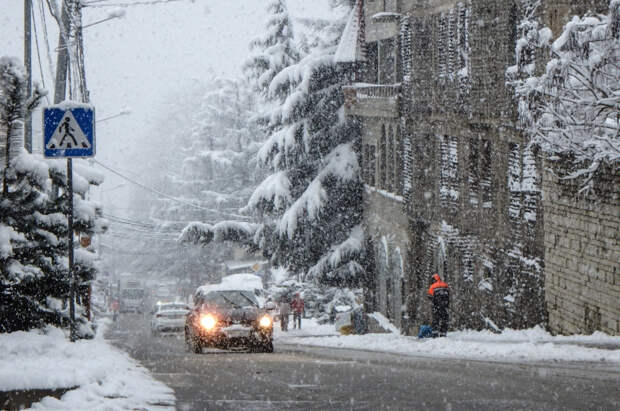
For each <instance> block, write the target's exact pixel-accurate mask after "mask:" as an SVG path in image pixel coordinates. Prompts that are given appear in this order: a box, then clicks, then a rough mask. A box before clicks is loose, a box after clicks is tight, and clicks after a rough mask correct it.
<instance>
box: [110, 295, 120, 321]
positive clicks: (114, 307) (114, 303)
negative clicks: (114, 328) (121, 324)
mask: <svg viewBox="0 0 620 411" xmlns="http://www.w3.org/2000/svg"><path fill="white" fill-rule="evenodd" d="M110 305H111V308H112V321H114V322H115V323H116V321H117V320H118V312H119V308H120V305H119V303H118V300H117V299H116V298H115V299H113V300H112V304H110Z"/></svg>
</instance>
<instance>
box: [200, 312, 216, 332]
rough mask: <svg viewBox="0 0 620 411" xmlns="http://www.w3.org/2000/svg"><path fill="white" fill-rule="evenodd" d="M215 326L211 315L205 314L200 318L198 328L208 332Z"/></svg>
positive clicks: (214, 320)
mask: <svg viewBox="0 0 620 411" xmlns="http://www.w3.org/2000/svg"><path fill="white" fill-rule="evenodd" d="M216 324H217V320H216V319H215V317H214V316H213V315H211V314H205V315H201V316H200V326H201V327H202V328H204V329H205V330H207V331H210V330H212V329H213V327H215V325H216Z"/></svg>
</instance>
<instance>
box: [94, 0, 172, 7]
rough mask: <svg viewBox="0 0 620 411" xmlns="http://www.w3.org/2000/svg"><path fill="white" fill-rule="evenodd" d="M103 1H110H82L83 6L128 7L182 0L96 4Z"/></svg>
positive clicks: (103, 0)
mask: <svg viewBox="0 0 620 411" xmlns="http://www.w3.org/2000/svg"><path fill="white" fill-rule="evenodd" d="M105 1H110V0H91V1H90V2H85V3H83V6H84V7H96V8H101V7H130V6H151V5H154V4H162V3H172V2H177V1H183V0H151V1H147V0H145V1H135V2H132V3H107V4H97V3H103V2H105Z"/></svg>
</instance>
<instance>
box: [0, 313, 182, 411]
mask: <svg viewBox="0 0 620 411" xmlns="http://www.w3.org/2000/svg"><path fill="white" fill-rule="evenodd" d="M104 328H105V324H103V323H100V327H99V330H98V333H97V336H96V337H95V339H93V340H81V341H77V342H75V343H71V342H69V340H68V338H67V336H66V335H65V333H64V332H63V331H62V330H60V329H58V328H53V327H50V328H48V329H47V330H46V332H45V333H42V332H37V331H30V332H14V333H10V334H0V352H1V353H2V355H1V356H0V391H11V390H27V389H35V388H39V389H54V388H70V387H76V386H79V388H77V389H75V390H71V391H69V392H67V393H66V394H65V395H63V396H62V397H61V398H60V399H56V398H53V397H46V398H44V399H43V400H42V401H41V402H39V403H36V404H33V406H32V409H46V410H48V409H59V410H110V409H115V410H117V409H119V410H122V409H149V410H151V409H153V410H155V409H161V410H163V409H174V404H175V397H174V392H173V391H172V389H170V388H168V387H167V386H166V385H164V384H163V383H161V382H159V381H157V380H155V379H154V378H153V377H151V375H150V374H149V372H148V371H147V370H146V369H145V368H143V367H142V366H140V365H139V364H138V363H137V362H136V361H134V360H133V359H131V358H130V357H129V355H127V354H126V353H124V352H122V351H120V350H118V349H116V348H114V347H112V346H111V345H110V344H109V343H107V342H106V341H105V340H104V339H103V331H104Z"/></svg>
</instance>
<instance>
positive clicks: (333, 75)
mask: <svg viewBox="0 0 620 411" xmlns="http://www.w3.org/2000/svg"><path fill="white" fill-rule="evenodd" d="M343 27H344V19H342V20H338V21H336V22H332V24H331V25H330V26H328V27H327V28H328V29H327V30H324V31H323V33H322V37H321V38H320V41H319V46H318V47H316V48H315V49H313V50H312V51H311V53H310V54H309V55H308V56H306V57H304V58H303V59H302V60H301V61H300V62H299V63H296V64H293V65H290V66H288V67H286V68H284V69H283V70H281V71H280V72H279V73H277V75H276V76H274V78H273V80H272V81H271V83H270V84H269V89H268V91H267V93H265V94H266V95H268V96H274V95H275V94H276V93H278V92H279V91H281V90H290V92H289V93H288V94H287V95H286V98H285V99H283V100H282V101H281V102H280V104H277V105H276V107H275V108H274V109H273V110H272V112H271V113H270V116H269V118H270V122H269V126H270V129H271V130H272V133H271V135H270V137H269V138H268V140H267V141H266V142H265V144H264V145H263V146H262V148H261V150H260V151H259V161H260V162H261V163H262V164H264V165H265V166H267V168H268V169H269V170H270V171H271V174H270V175H269V176H268V177H267V178H266V179H265V180H264V181H263V182H262V183H261V184H260V185H259V187H258V188H257V189H256V190H255V191H254V193H253V195H252V197H251V198H250V200H249V202H248V205H247V206H246V207H245V211H247V212H253V213H255V214H257V215H258V216H259V220H260V223H259V224H254V225H251V224H239V223H236V224H230V223H226V222H222V223H219V224H216V225H213V226H212V225H209V224H199V223H196V224H192V225H190V226H188V227H186V229H185V230H184V233H183V236H182V239H183V240H184V241H187V242H198V243H208V242H210V241H213V240H214V239H215V240H218V239H239V240H242V241H246V242H247V243H250V244H254V245H256V246H258V247H259V248H260V249H261V250H262V251H263V253H264V254H265V255H266V256H268V257H270V258H271V260H272V262H273V263H274V264H275V265H280V266H284V267H288V268H289V269H290V270H291V271H293V272H296V273H300V274H301V275H302V277H306V275H309V276H308V277H313V278H316V279H318V280H320V281H321V282H323V283H328V284H330V283H331V284H338V285H349V284H356V283H357V281H358V280H359V274H360V273H362V272H363V267H362V265H361V263H360V261H361V258H362V253H363V233H362V228H361V225H360V222H361V214H362V213H361V206H362V182H361V179H360V175H359V164H358V154H357V149H358V147H357V145H358V137H359V130H358V125H357V124H355V123H354V122H352V121H350V120H347V119H346V118H345V116H344V114H343V96H342V92H341V86H342V85H343V84H347V82H348V79H349V78H348V76H349V75H351V74H352V73H349V72H347V69H346V68H343V67H341V66H338V65H336V64H335V63H334V58H333V56H334V53H335V50H336V47H337V42H338V40H339V37H340V34H341V33H342V28H343ZM308 277H307V278H308Z"/></svg>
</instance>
